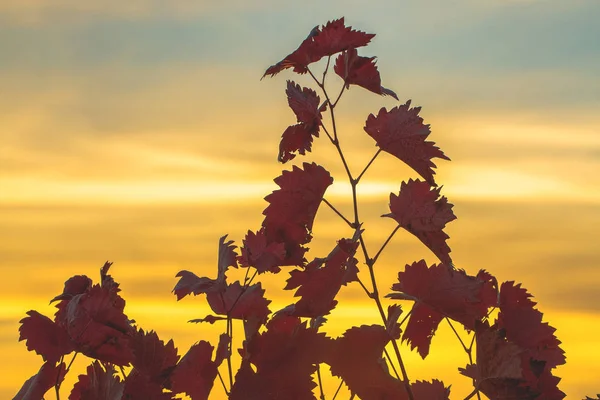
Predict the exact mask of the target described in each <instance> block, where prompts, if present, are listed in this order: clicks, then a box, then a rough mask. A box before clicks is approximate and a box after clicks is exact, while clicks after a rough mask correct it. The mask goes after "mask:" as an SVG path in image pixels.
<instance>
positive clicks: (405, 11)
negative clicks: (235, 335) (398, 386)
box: [0, 0, 600, 398]
mask: <svg viewBox="0 0 600 400" xmlns="http://www.w3.org/2000/svg"><path fill="white" fill-rule="evenodd" d="M426 3H427V4H426ZM429 3H430V4H429ZM450 3H452V4H451V5H450ZM483 3H485V4H483ZM86 4H87V3H81V2H75V1H71V0H61V1H55V2H41V1H39V2H37V1H30V2H8V1H2V0H0V48H2V49H3V56H2V58H0V87H2V88H3V89H2V91H3V96H1V98H0V126H2V129H0V139H1V142H0V143H1V144H0V271H1V272H2V275H3V278H4V279H2V282H1V283H0V296H1V297H2V302H1V303H0V304H1V305H0V354H3V357H4V359H5V360H10V363H8V362H4V363H2V364H0V376H3V379H2V380H1V381H0V398H11V397H12V396H14V394H15V393H16V392H17V390H18V388H19V386H20V385H21V384H22V382H23V381H24V380H25V379H26V378H28V377H29V376H31V375H32V374H33V373H34V372H35V371H36V370H37V368H38V366H39V362H40V361H41V359H40V357H39V356H37V355H35V354H30V353H28V352H27V351H26V348H25V345H24V344H23V343H18V342H17V339H18V320H19V319H20V318H22V317H23V316H24V315H25V312H26V311H27V310H29V309H32V308H35V309H38V310H40V311H42V312H45V313H46V314H47V315H50V314H51V313H52V309H51V308H50V307H48V306H47V304H48V300H49V299H50V298H52V297H54V296H55V295H56V294H58V293H59V292H60V291H61V290H62V285H63V282H64V281H65V280H66V279H67V278H68V277H69V276H71V275H74V274H87V275H89V276H92V277H93V278H94V279H97V271H98V268H99V267H100V266H101V265H102V263H103V262H104V261H105V260H107V259H109V260H111V261H114V262H115V265H114V275H115V277H116V279H117V280H119V281H120V282H121V283H122V287H123V293H124V296H125V298H126V300H127V301H128V304H127V308H126V312H127V313H128V315H129V316H130V317H132V318H134V319H136V320H137V321H138V322H140V323H141V324H142V325H143V326H144V327H146V328H154V329H156V330H157V331H158V332H159V334H161V335H162V336H163V337H164V338H169V337H173V338H174V339H175V341H176V344H177V345H178V347H179V349H180V351H181V352H184V351H185V350H184V349H185V348H187V347H188V346H189V345H190V344H192V343H193V342H194V341H196V340H199V339H200V338H203V337H214V335H216V331H215V329H214V328H212V327H199V326H192V325H189V324H186V322H185V321H187V320H188V319H191V318H195V317H199V316H201V315H202V312H203V311H202V310H205V308H202V307H204V304H203V302H202V299H201V298H196V299H186V300H184V301H182V302H180V303H177V302H176V301H175V296H174V295H172V294H171V293H170V291H171V289H172V288H173V286H174V284H175V282H176V280H175V278H174V275H175V274H176V273H177V272H178V271H179V270H181V269H189V270H192V271H195V272H196V273H198V274H202V273H203V271H208V272H205V273H206V274H212V273H213V269H214V268H213V265H214V260H215V257H216V244H217V240H218V238H219V237H220V236H222V235H223V234H225V233H228V234H229V235H230V238H231V239H234V240H236V242H237V243H239V242H240V239H241V238H242V237H243V235H244V233H245V231H246V230H248V229H256V228H257V227H258V226H259V224H260V222H261V220H262V218H261V217H262V215H261V212H262V210H263V209H264V207H265V204H266V203H265V202H264V201H263V200H262V198H263V197H264V196H265V195H266V194H268V193H270V192H271V191H272V190H273V189H274V188H275V185H274V183H273V182H272V179H273V178H274V177H275V176H277V175H279V173H280V172H281V170H282V168H284V167H282V166H281V165H278V163H277V161H276V158H277V146H278V143H279V138H280V135H281V133H282V132H283V130H284V129H285V127H287V126H288V125H289V124H292V123H294V122H295V121H294V117H293V114H292V112H291V111H290V110H289V108H288V107H287V104H286V100H285V93H284V90H285V80H286V79H296V80H297V81H298V82H299V83H302V84H308V83H309V81H308V80H307V79H306V77H296V76H294V75H293V74H292V73H291V72H289V71H286V72H283V73H281V74H280V75H279V76H277V77H275V78H273V79H265V80H262V81H260V80H259V78H260V76H261V75H262V73H263V72H264V70H265V69H266V67H268V66H269V65H271V64H273V63H274V62H276V61H278V60H280V59H281V58H282V57H283V56H285V55H286V54H288V53H289V52H290V51H291V50H293V49H294V48H295V47H296V46H297V45H298V44H299V42H300V41H301V40H302V39H303V38H304V37H305V36H306V34H307V33H308V32H309V31H310V29H311V28H312V27H313V26H314V25H316V24H321V23H324V22H326V21H327V20H329V19H333V18H337V17H339V16H342V15H345V16H346V21H347V23H348V24H350V25H352V26H354V27H355V28H357V29H361V30H365V31H368V32H373V33H376V34H377V36H376V38H375V39H374V41H373V43H372V45H370V46H369V47H367V48H365V49H364V50H363V52H362V54H365V55H377V56H378V57H379V60H378V66H379V70H380V72H381V75H382V83H383V85H384V86H386V87H389V88H391V89H393V90H394V91H396V93H398V95H399V97H400V100H401V102H402V103H403V102H404V101H406V99H409V98H410V99H413V105H420V106H422V107H423V110H422V111H421V115H422V116H423V117H424V118H425V122H426V123H429V124H431V128H432V134H431V136H430V139H431V140H433V141H435V142H436V143H437V144H438V145H439V146H440V147H441V148H442V150H443V151H444V152H445V153H446V154H447V155H448V156H449V157H450V158H451V159H452V162H445V161H439V162H438V163H437V164H438V172H437V178H436V180H437V181H438V182H439V183H440V184H442V185H443V189H442V194H444V195H446V196H448V198H449V200H450V202H451V203H453V204H455V208H454V210H455V214H456V215H457V216H458V219H457V220H456V221H454V222H452V223H450V224H449V226H448V227H447V229H446V231H447V232H448V233H449V235H450V236H451V239H450V240H449V245H450V247H451V248H452V257H453V259H454V260H455V263H456V265H457V266H459V267H461V268H465V269H466V270H467V271H468V272H470V273H476V272H477V270H479V269H480V268H484V269H486V270H488V271H490V272H492V273H493V274H495V275H496V276H497V277H498V279H499V280H516V281H518V282H522V283H523V285H524V287H526V288H528V289H529V290H530V291H531V292H532V293H533V294H534V295H535V296H536V300H537V301H538V304H539V308H540V309H541V311H542V312H544V314H545V316H546V321H548V322H550V324H551V325H553V326H555V327H556V328H557V329H558V332H557V336H558V338H559V339H560V340H562V342H563V348H564V349H565V350H566V354H567V365H566V366H564V367H561V368H560V369H559V370H558V372H557V375H559V376H560V377H562V378H563V381H562V383H561V385H560V387H561V389H562V390H563V391H564V392H566V393H567V395H568V397H567V398H582V397H584V396H585V395H589V396H591V395H593V394H595V393H597V392H599V391H600V384H599V382H600V367H599V366H598V362H597V358H598V357H599V356H600V353H599V351H600V350H598V349H600V336H599V335H597V334H594V333H593V332H597V331H598V328H600V306H599V304H600V303H599V302H598V301H597V289H598V285H599V284H600V272H599V271H600V270H599V269H598V268H597V267H598V266H599V265H600V246H598V235H599V234H600V173H599V172H600V114H598V111H597V110H598V109H599V108H598V107H599V106H600V78H599V76H598V72H597V71H599V70H600V52H599V51H598V47H597V45H595V44H597V43H595V41H596V39H593V38H597V37H600V28H598V25H597V23H596V19H597V18H595V17H593V16H594V15H600V14H599V13H600V3H598V2H595V1H573V2H568V5H567V2H562V1H558V0H556V1H552V0H537V1H536V0H530V1H525V0H523V1H517V0H513V1H500V0H490V1H489V2H476V1H470V0H461V1H458V2H443V1H442V0H436V1H431V2H419V1H416V0H411V1H400V2H398V1H396V2H391V1H390V2H388V1H382V2H379V3H378V5H377V6H374V5H371V4H369V3H368V2H366V1H358V0H357V1H352V2H347V1H346V2H342V1H332V2H328V3H327V4H326V5H323V4H322V2H317V1H306V2H303V4H282V3H281V2H275V1H268V0H264V1H259V2H256V3H254V2H253V3H252V5H248V4H247V3H246V2H240V1H230V2H227V1H226V2H204V1H200V2H192V1H182V2H178V3H177V4H178V5H177V6H175V5H173V4H171V3H167V2H161V1H152V0H136V1H134V2H129V3H128V5H127V6H122V5H121V3H119V2H116V1H107V2H102V5H92V3H90V4H89V5H86ZM232 10H235V11H232ZM334 78H335V77H334V76H332V80H331V81H332V83H331V87H332V88H337V87H338V86H336V85H339V82H337V81H336V80H335V79H334ZM396 104H397V102H395V100H393V99H391V98H383V97H379V96H377V95H374V94H372V93H370V92H366V91H364V90H362V89H361V88H351V89H350V91H348V92H347V93H346V94H345V95H344V97H343V98H342V101H341V103H340V106H339V114H338V120H339V130H340V135H341V138H342V141H343V142H342V145H343V146H344V149H345V151H346V152H347V154H348V158H349V160H350V162H351V164H352V166H353V170H355V171H358V170H359V169H360V168H362V166H363V165H364V163H365V162H367V161H368V160H369V158H370V157H371V156H372V154H373V153H374V151H375V147H374V143H373V141H372V139H371V138H369V137H368V136H367V135H366V134H365V132H364V131H363V126H364V121H365V119H366V116H367V115H368V114H369V113H371V112H377V110H378V109H379V108H380V107H382V106H386V107H388V108H389V107H393V106H394V105H396ZM330 147H331V146H329V144H328V142H326V141H325V140H323V139H322V138H321V139H319V140H317V141H316V143H315V144H314V147H313V149H314V151H315V153H314V154H311V155H309V156H308V157H305V158H302V157H297V158H296V159H295V160H294V161H298V162H302V161H312V160H314V161H316V162H319V163H322V164H323V165H324V166H325V167H326V168H328V169H329V170H330V171H331V172H332V174H333V175H334V178H335V179H336V183H335V184H334V186H333V187H331V188H330V190H329V192H328V194H327V195H326V196H327V198H328V199H330V200H331V201H332V202H334V203H335V204H336V205H339V206H340V207H341V208H342V209H348V210H349V208H348V207H349V206H350V204H349V203H348V202H347V200H348V197H347V193H348V190H349V189H348V188H349V186H348V185H347V184H346V183H345V182H344V174H343V170H342V168H341V165H340V163H339V161H338V160H337V159H336V154H335V152H334V150H333V149H331V148H330ZM285 168H286V169H289V168H290V166H287V165H286V166H285ZM409 177H413V178H414V177H416V175H415V174H414V173H413V172H411V171H410V170H409V169H408V168H407V167H405V166H403V165H401V163H400V162H399V161H398V160H396V159H393V158H392V157H391V156H389V155H385V156H382V157H379V158H378V160H377V162H376V164H375V165H374V166H373V168H372V169H371V170H369V172H368V174H367V175H366V176H365V181H364V183H361V185H360V186H359V199H360V201H361V208H362V212H361V215H362V216H363V217H364V219H365V220H366V221H367V223H366V231H365V235H366V239H367V242H368V243H370V245H371V247H373V248H375V247H376V246H378V244H379V243H381V242H382V241H383V240H385V238H386V237H387V235H388V233H389V231H390V230H391V229H392V228H393V226H394V224H393V222H392V221H391V220H389V219H381V218H379V216H380V215H381V214H384V213H386V212H387V202H388V196H389V192H391V191H396V192H397V190H398V187H399V182H400V181H401V180H406V179H408V178H409ZM348 212H349V211H348ZM314 234H315V238H316V240H315V242H314V244H313V245H312V248H311V249H312V250H311V255H312V256H323V255H324V254H327V252H328V251H329V250H330V249H331V247H332V243H334V240H336V239H339V238H340V237H342V236H347V235H350V234H351V232H348V230H347V229H346V227H345V226H344V225H343V224H342V223H341V222H340V221H338V220H337V219H336V217H335V215H334V214H333V213H331V212H330V211H329V210H327V209H325V208H323V209H321V211H320V212H319V214H318V216H317V220H316V222H315V228H314ZM421 258H425V259H426V260H427V261H428V262H429V263H433V262H435V261H436V260H435V258H434V257H433V255H432V254H431V253H430V252H429V251H428V250H427V249H426V248H424V247H423V246H422V245H421V244H420V243H419V242H418V241H417V240H416V239H414V238H413V237H411V236H410V235H408V234H406V233H402V234H400V233H399V234H398V235H397V236H396V237H395V238H394V240H393V242H392V245H391V246H390V248H388V250H387V251H386V253H385V255H384V256H383V257H382V258H381V261H380V262H379V263H380V264H379V265H378V268H379V270H378V278H379V281H380V286H381V287H382V288H386V290H387V288H389V286H390V285H391V283H392V282H393V281H394V279H395V277H396V275H397V272H398V270H399V268H401V267H403V265H404V264H405V263H411V262H412V261H415V260H418V259H421ZM284 275H285V274H284ZM284 278H285V277H283V276H282V277H281V279H284ZM269 279H270V281H271V283H270V286H268V290H267V295H268V296H271V297H272V298H273V300H274V301H275V302H276V303H277V304H280V305H286V304H288V303H286V302H289V298H288V297H285V296H287V295H289V293H281V290H280V287H281V280H280V281H279V282H277V279H273V278H269ZM269 279H268V280H269ZM341 298H342V299H343V300H344V302H346V303H347V306H346V307H342V308H340V310H338V311H337V312H336V313H334V314H333V316H332V319H331V321H330V322H331V327H330V329H332V330H333V332H334V333H338V332H339V331H341V330H343V329H344V328H345V327H348V326H349V325H352V324H362V323H375V322H376V318H375V317H376V314H373V313H374V311H375V310H372V312H370V311H368V310H369V307H370V303H369V302H368V301H367V300H366V299H364V294H363V293H362V292H361V291H360V290H358V289H356V288H349V289H347V290H344V291H343V292H342V294H341ZM336 317H337V318H338V319H337V320H335V321H336V322H333V321H334V319H335V318H336ZM374 318H375V319H374ZM202 329H206V330H205V331H203V330H202ZM582 332H586V333H582ZM590 332H592V333H590ZM448 334H449V331H444V330H443V329H442V332H441V333H440V337H436V338H434V341H433V347H432V356H433V357H432V359H431V360H429V359H428V360H427V361H426V362H425V363H423V362H421V361H419V360H418V358H417V357H416V356H415V354H414V353H413V354H411V355H408V354H410V351H409V349H408V347H405V348H404V350H403V351H404V352H405V353H407V357H408V358H409V360H410V361H413V362H414V365H413V367H412V368H413V371H414V374H413V375H414V376H415V377H419V378H422V379H425V378H432V377H439V378H442V379H443V380H444V381H445V382H446V383H447V384H450V383H452V385H453V386H452V390H453V393H454V395H453V396H452V398H461V397H460V396H461V395H462V396H463V397H464V395H465V394H467V393H468V387H467V385H468V382H465V379H462V378H461V377H460V376H459V375H458V373H457V372H456V368H457V367H459V366H464V364H466V359H465V358H466V357H465V356H464V354H462V353H460V351H458V352H457V353H452V352H449V351H448V350H447V349H448V348H449V347H453V348H455V349H456V350H460V349H459V345H458V343H453V342H452V340H453V339H452V337H451V336H449V335H448ZM204 335H206V336H204ZM450 344H452V345H450ZM436 350H437V351H436ZM455 357H456V358H455ZM460 357H462V358H460ZM80 361H81V362H82V364H81V366H80V367H83V366H84V363H83V360H80ZM409 370H410V367H409ZM73 378H74V377H73ZM218 392H219V393H220V391H218ZM215 398H218V396H215Z"/></svg>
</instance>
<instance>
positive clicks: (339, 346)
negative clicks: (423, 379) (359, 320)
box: [326, 325, 408, 400]
mask: <svg viewBox="0 0 600 400" xmlns="http://www.w3.org/2000/svg"><path fill="white" fill-rule="evenodd" d="M389 341H390V336H389V334H388V332H387V330H386V328H385V327H383V326H380V325H363V326H360V327H353V328H350V329H349V330H347V331H346V332H345V333H344V336H342V337H340V338H337V339H336V340H335V342H334V344H333V346H332V349H331V350H330V353H329V357H328V359H327V361H326V362H327V364H329V365H330V366H331V373H332V374H333V375H334V376H339V377H340V378H342V379H343V380H344V382H346V384H347V385H348V388H349V389H350V390H351V391H352V393H355V394H356V395H357V396H358V397H360V398H361V399H362V400H379V399H396V400H403V399H408V395H407V394H406V390H405V389H404V386H403V385H402V383H401V382H400V381H399V380H397V379H395V378H394V377H392V376H391V375H390V373H389V371H388V367H387V364H386V362H385V360H384V359H383V358H382V357H383V349H384V348H385V345H386V344H387V343H388V342H389Z"/></svg>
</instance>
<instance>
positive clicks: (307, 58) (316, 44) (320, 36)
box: [263, 18, 375, 77]
mask: <svg viewBox="0 0 600 400" xmlns="http://www.w3.org/2000/svg"><path fill="white" fill-rule="evenodd" d="M374 36H375V35H374V34H370V33H364V32H361V31H356V30H354V29H352V27H349V26H348V27H347V26H346V25H345V24H344V18H340V19H336V20H334V21H330V22H328V23H327V24H325V25H324V26H322V27H321V28H319V27H318V26H317V27H315V28H313V30H312V31H311V32H310V34H309V35H308V37H307V38H306V39H304V41H303V42H302V43H301V44H300V46H299V47H298V48H297V49H296V50H294V51H293V52H292V53H290V54H288V55H287V56H286V57H285V58H284V59H283V60H281V61H279V62H278V63H277V64H275V65H272V66H270V67H269V68H268V69H267V71H266V72H265V74H264V75H263V77H265V76H267V75H271V76H274V75H276V74H277V73H279V72H281V71H283V70H284V69H287V68H293V69H294V72H297V73H299V74H304V73H306V72H307V71H308V66H309V65H310V64H312V63H314V62H316V61H319V60H320V59H321V58H323V57H325V56H332V55H334V54H336V53H339V52H340V51H344V50H346V49H349V48H355V47H362V46H366V45H367V44H368V43H369V42H370V41H371V39H372V38H373V37H374Z"/></svg>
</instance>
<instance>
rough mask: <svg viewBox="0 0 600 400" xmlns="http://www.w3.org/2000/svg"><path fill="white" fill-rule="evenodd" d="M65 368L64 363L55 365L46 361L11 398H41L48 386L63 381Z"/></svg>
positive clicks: (33, 399) (27, 399)
mask: <svg viewBox="0 0 600 400" xmlns="http://www.w3.org/2000/svg"><path fill="white" fill-rule="evenodd" d="M65 369H66V366H65V364H64V363H62V364H59V365H55V364H54V363H51V362H48V361H47V362H45V363H44V364H43V365H42V367H41V368H40V370H39V371H38V373H37V374H35V375H33V376H32V377H31V378H29V379H27V381H25V383H24V384H23V386H22V387H21V390H19V393H17V394H16V395H15V397H14V398H13V400H43V398H44V394H45V393H46V392H47V391H48V390H50V388H52V387H54V385H56V383H61V382H62V381H63V379H64V378H65V374H64V371H65ZM59 373H60V374H61V375H60V376H59Z"/></svg>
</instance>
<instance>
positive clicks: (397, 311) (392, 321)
mask: <svg viewBox="0 0 600 400" xmlns="http://www.w3.org/2000/svg"><path fill="white" fill-rule="evenodd" d="M400 315H402V307H401V306H399V305H397V304H393V305H391V306H388V312H387V323H386V324H385V329H386V331H387V333H388V335H390V337H391V338H394V339H398V338H399V337H400V324H398V318H400Z"/></svg>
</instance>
